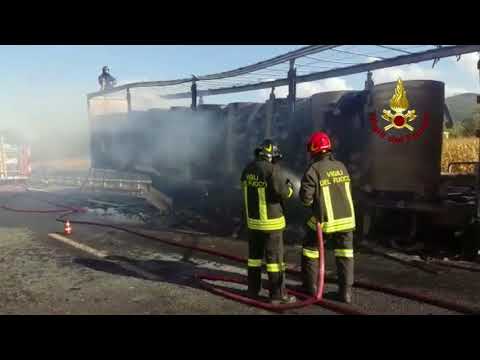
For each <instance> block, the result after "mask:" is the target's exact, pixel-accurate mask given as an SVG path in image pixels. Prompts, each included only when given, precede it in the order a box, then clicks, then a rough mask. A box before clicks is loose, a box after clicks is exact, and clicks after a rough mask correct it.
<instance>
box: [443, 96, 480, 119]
mask: <svg viewBox="0 0 480 360" xmlns="http://www.w3.org/2000/svg"><path fill="white" fill-rule="evenodd" d="M478 95H479V94H474V93H465V94H460V95H455V96H450V97H448V98H446V99H445V102H446V103H447V106H448V109H449V110H450V114H451V115H452V118H453V121H455V122H457V121H462V120H465V119H469V118H471V117H472V114H473V111H474V109H475V108H476V107H477V106H480V104H477V96H478Z"/></svg>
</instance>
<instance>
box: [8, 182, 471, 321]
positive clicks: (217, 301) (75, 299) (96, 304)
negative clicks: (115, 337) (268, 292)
mask: <svg viewBox="0 0 480 360" xmlns="http://www.w3.org/2000/svg"><path fill="white" fill-rule="evenodd" d="M85 199H90V200H91V199H94V201H97V202H102V201H103V202H111V201H112V199H111V197H110V198H108V199H107V200H105V197H102V195H101V194H79V193H78V191H70V190H69V191H53V192H52V193H43V194H41V195H38V194H26V193H25V192H22V191H20V189H15V188H6V187H3V188H2V189H1V190H0V204H1V205H5V206H8V207H11V208H17V209H55V206H53V205H51V203H46V202H45V200H49V201H50V202H61V203H62V204H67V203H68V204H70V205H73V204H75V203H77V204H80V203H81V204H82V206H83V204H85ZM129 201H131V202H132V204H134V205H132V206H134V208H136V209H140V208H141V207H142V206H141V204H139V202H141V201H142V200H139V199H134V198H132V199H131V200H127V197H120V198H118V199H117V202H123V203H128V202H129ZM90 204H92V202H90ZM93 204H95V202H93ZM97 204H98V203H97ZM135 206H136V207H135ZM144 207H145V208H146V209H148V205H147V204H146V203H145V204H144ZM147 213H149V211H145V214H147ZM145 214H144V216H143V217H137V218H134V217H133V215H132V214H130V215H128V214H127V215H125V214H124V216H123V217H118V216H117V215H118V214H117V213H112V212H109V211H103V212H102V211H101V209H98V208H97V209H96V210H95V211H89V212H87V213H86V214H83V215H73V217H72V220H74V219H82V220H85V219H88V220H95V221H100V222H103V223H114V224H121V225H125V224H126V226H130V227H131V228H135V229H138V230H139V231H143V232H144V233H149V234H153V235H155V236H158V237H162V238H166V239H170V240H172V239H173V240H174V241H177V242H179V243H185V244H192V243H193V244H198V245H200V246H203V247H207V248H212V249H216V250H221V251H224V252H227V253H231V254H235V255H238V256H245V255H246V252H247V248H246V244H245V242H243V241H241V240H236V239H231V238H220V237H214V236H205V235H192V234H186V233H181V232H178V231H176V230H174V229H171V228H168V225H169V223H168V221H167V220H166V217H164V218H165V219H164V220H161V219H162V216H164V215H161V214H158V213H155V212H154V211H153V210H151V209H150V217H156V218H157V219H156V220H157V222H155V221H153V220H155V219H153V220H152V219H151V218H150V219H149V218H148V216H147V215H148V214H147V215H145ZM152 214H153V215H152ZM58 215H59V214H33V213H16V212H11V211H7V210H5V209H0V292H1V296H0V314H112V315H113V314H212V315H218V314H238V315H256V314H265V315H266V314H272V313H270V312H267V311H263V310H260V309H257V308H253V307H249V306H246V305H242V304H240V303H237V302H235V301H231V300H227V299H224V298H222V297H219V296H217V295H214V294H211V293H209V292H207V291H206V290H204V289H202V288H200V287H199V285H198V282H197V281H196V280H195V279H194V278H193V275H194V274H195V273H198V272H208V273H214V274H218V273H222V274H228V275H232V274H245V268H244V266H243V265H242V264H237V263H232V262H228V261H225V260H223V259H220V258H214V257H212V256H207V255H205V254H200V253H192V252H189V251H185V250H182V249H179V248H178V247H174V246H169V245H164V244H162V243H160V242H156V241H152V240H148V239H145V238H141V237H138V236H134V235H131V234H128V233H125V232H122V231H119V230H114V229H109V228H101V227H94V226H87V225H75V224H74V225H73V233H72V235H70V236H69V238H70V239H71V240H73V241H75V242H77V243H80V244H83V245H87V246H90V247H92V248H94V249H96V250H99V251H104V252H107V253H108V254H109V255H111V256H112V257H111V258H108V259H105V258H99V257H97V256H94V255H92V254H91V253H88V252H85V251H83V250H80V249H77V248H75V247H73V246H71V245H68V244H65V243H63V242H60V241H58V240H56V239H53V238H51V237H49V235H48V234H51V233H55V232H60V233H61V232H62V230H63V224H62V223H59V222H56V221H55V218H56V217H57V216H58ZM132 219H136V220H132ZM127 220H131V222H128V221H127ZM132 221H133V222H132ZM135 221H136V223H135ZM112 259H113V260H112ZM118 259H120V260H118ZM299 260H300V248H299V246H288V247H287V261H288V263H289V264H290V265H291V266H297V265H298V264H299ZM355 261H356V275H357V278H360V279H361V278H365V279H369V280H374V281H377V282H381V283H383V284H387V285H391V286H398V287H400V288H405V289H415V290H419V291H421V292H423V293H431V294H434V295H438V296H441V297H444V298H446V299H449V300H454V301H458V302H461V303H465V304H468V305H471V306H477V304H479V301H480V282H479V281H478V279H479V273H478V272H477V273H475V272H469V271H465V270H460V269H445V271H444V272H442V273H440V274H432V273H428V272H424V271H422V270H420V269H418V268H414V267H410V266H405V265H404V264H401V263H398V262H394V261H391V260H388V259H385V258H382V257H380V256H376V255H371V254H367V253H363V252H361V251H357V253H356V258H355ZM333 264H334V259H333V256H332V253H331V252H330V251H329V252H328V253H327V269H328V271H329V272H332V273H334V271H335V268H334V266H333ZM132 266H133V267H132ZM289 283H290V284H298V281H296V279H294V278H290V279H289ZM223 285H225V286H231V285H229V284H223ZM335 290H336V285H335V284H328V285H327V288H326V292H325V293H326V294H325V297H326V298H329V297H330V298H331V295H332V293H333V292H334V291H335ZM354 300H355V303H356V306H357V307H358V308H360V309H362V310H364V311H368V312H369V313H372V314H454V312H451V311H447V310H445V309H441V308H438V307H434V306H430V305H426V304H423V303H418V302H414V301H410V300H406V299H401V298H398V297H395V296H391V295H385V294H381V293H377V292H372V291H366V290H361V289H355V293H354ZM288 313H289V314H316V315H324V314H325V315H326V314H333V313H332V312H331V311H328V310H325V309H323V308H321V307H319V306H310V307H308V308H303V309H298V310H292V311H289V312H288Z"/></svg>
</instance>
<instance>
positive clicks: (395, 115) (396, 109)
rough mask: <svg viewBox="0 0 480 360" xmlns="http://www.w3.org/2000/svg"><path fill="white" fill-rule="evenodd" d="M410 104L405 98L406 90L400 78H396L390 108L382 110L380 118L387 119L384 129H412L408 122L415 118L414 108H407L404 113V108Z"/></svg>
mask: <svg viewBox="0 0 480 360" xmlns="http://www.w3.org/2000/svg"><path fill="white" fill-rule="evenodd" d="M409 106H410V104H409V103H408V99H407V92H406V91H405V88H404V86H403V81H402V79H398V81H397V87H396V88H395V93H394V94H393V96H392V99H391V100H390V110H383V114H382V119H384V120H386V121H388V122H389V123H390V124H389V125H387V126H385V127H384V130H385V131H388V130H390V129H391V128H396V129H403V128H406V129H408V130H410V131H413V130H414V129H413V126H411V125H410V124H409V122H411V121H413V120H415V118H416V117H417V115H416V113H415V110H408V111H407V112H406V113H405V114H404V112H405V110H407V109H408V107H409Z"/></svg>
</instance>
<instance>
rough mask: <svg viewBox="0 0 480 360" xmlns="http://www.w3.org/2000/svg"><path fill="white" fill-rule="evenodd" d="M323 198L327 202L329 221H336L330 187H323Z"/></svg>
mask: <svg viewBox="0 0 480 360" xmlns="http://www.w3.org/2000/svg"><path fill="white" fill-rule="evenodd" d="M322 193H323V198H324V200H325V207H326V208H327V221H331V220H333V219H334V217H333V207H332V198H331V197H330V188H329V187H328V186H322Z"/></svg>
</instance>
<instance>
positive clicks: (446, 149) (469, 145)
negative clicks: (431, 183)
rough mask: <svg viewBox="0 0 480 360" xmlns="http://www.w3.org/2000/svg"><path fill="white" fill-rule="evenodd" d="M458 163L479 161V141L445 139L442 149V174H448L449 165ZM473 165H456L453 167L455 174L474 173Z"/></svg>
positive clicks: (471, 138) (473, 139)
mask: <svg viewBox="0 0 480 360" xmlns="http://www.w3.org/2000/svg"><path fill="white" fill-rule="evenodd" d="M456 161H478V139H477V138H474V137H469V138H449V139H447V138H444V139H443V147H442V173H444V172H445V173H446V172H448V164H449V163H451V162H456ZM473 171H474V166H473V165H456V166H453V167H452V172H455V173H463V174H468V173H473Z"/></svg>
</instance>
